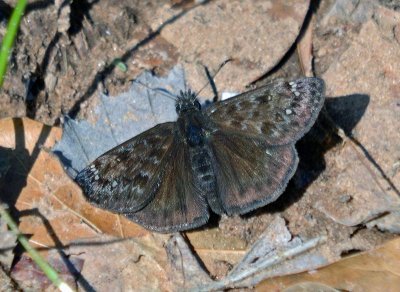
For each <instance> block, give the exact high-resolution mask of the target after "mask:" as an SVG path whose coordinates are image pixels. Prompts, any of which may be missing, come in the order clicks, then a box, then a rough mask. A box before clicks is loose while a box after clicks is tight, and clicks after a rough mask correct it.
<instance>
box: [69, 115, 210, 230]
mask: <svg viewBox="0 0 400 292" xmlns="http://www.w3.org/2000/svg"><path fill="white" fill-rule="evenodd" d="M175 127H176V123H165V124H160V125H157V126H155V127H154V128H152V129H150V130H148V131H146V132H144V133H142V134H140V135H138V136H136V137H134V138H132V139H130V140H128V141H126V142H124V143H123V144H121V145H118V146H117V147H115V148H114V149H112V150H110V151H108V152H106V153H105V154H103V155H102V156H100V157H99V158H97V159H96V160H95V161H94V162H93V163H91V164H90V165H89V166H88V167H87V168H85V169H84V170H82V171H81V172H80V173H79V174H78V175H77V177H76V179H75V180H76V182H77V183H78V184H79V185H80V186H81V187H82V189H83V192H84V194H85V196H86V197H87V199H88V200H89V202H91V203H93V204H95V205H97V206H100V207H102V208H104V209H108V210H111V211H115V212H118V213H122V214H123V215H125V216H126V217H128V218H129V219H132V220H134V221H136V222H138V223H140V224H141V225H143V226H145V227H146V228H148V229H151V230H155V231H159V232H172V231H178V230H185V229H189V228H195V227H198V226H201V225H203V224H205V223H206V222H207V220H208V217H209V213H208V207H207V204H206V199H205V198H204V195H202V190H199V189H198V188H196V187H195V185H196V184H195V182H194V179H195V178H194V176H193V173H192V171H191V167H190V165H189V164H188V162H189V159H188V157H187V155H188V154H187V151H188V149H187V147H184V145H183V144H184V143H183V140H182V139H181V138H179V137H177V135H176V129H175Z"/></svg>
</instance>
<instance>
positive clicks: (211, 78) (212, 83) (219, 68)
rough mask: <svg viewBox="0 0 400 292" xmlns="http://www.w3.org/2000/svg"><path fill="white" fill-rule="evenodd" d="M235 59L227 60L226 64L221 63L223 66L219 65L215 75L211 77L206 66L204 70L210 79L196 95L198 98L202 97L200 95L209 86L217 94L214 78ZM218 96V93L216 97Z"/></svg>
mask: <svg viewBox="0 0 400 292" xmlns="http://www.w3.org/2000/svg"><path fill="white" fill-rule="evenodd" d="M233 60H234V59H228V60H225V61H224V62H222V63H221V65H219V67H218V69H217V71H215V73H214V75H211V73H210V71H209V70H208V68H207V67H206V66H204V70H205V71H206V76H207V79H208V82H207V83H206V84H204V85H203V87H202V88H201V89H200V90H199V91H198V92H197V94H196V95H195V96H196V98H197V97H198V96H199V95H200V93H201V92H202V91H203V90H204V89H205V88H206V87H207V86H208V84H210V85H211V89H212V91H213V93H214V94H216V92H217V87H216V86H215V83H214V78H215V77H216V76H217V74H218V73H219V71H221V69H222V68H223V67H224V66H225V65H226V64H227V63H229V62H231V61H233ZM217 95H218V93H217V94H216V96H217Z"/></svg>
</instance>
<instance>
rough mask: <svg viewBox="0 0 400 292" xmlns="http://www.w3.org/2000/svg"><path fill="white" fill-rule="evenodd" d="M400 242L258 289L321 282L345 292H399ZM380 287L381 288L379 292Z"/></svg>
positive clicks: (279, 278) (399, 240)
mask: <svg viewBox="0 0 400 292" xmlns="http://www.w3.org/2000/svg"><path fill="white" fill-rule="evenodd" d="M399 251H400V239H399V238H398V239H395V240H392V241H389V242H387V243H385V244H384V245H383V246H381V247H379V248H377V249H375V250H372V251H368V252H365V253H362V254H359V255H356V256H350V257H348V258H345V259H343V260H341V261H339V262H337V263H334V264H332V265H330V266H327V267H324V268H321V269H318V270H316V271H312V272H305V273H301V274H296V275H290V276H285V277H278V278H274V279H270V280H266V281H264V282H262V283H261V284H260V285H258V287H257V290H258V291H277V290H282V289H284V288H286V287H289V286H291V285H295V284H297V283H302V282H319V283H322V284H325V285H328V286H330V287H334V288H335V289H339V290H341V291H343V290H344V291H365V292H368V291H377V289H379V291H388V292H390V291H393V292H394V291H398V287H400V265H399V262H400V252H399ZM378 287H379V288H378Z"/></svg>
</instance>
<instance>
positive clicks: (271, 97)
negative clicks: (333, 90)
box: [76, 78, 324, 232]
mask: <svg viewBox="0 0 400 292" xmlns="http://www.w3.org/2000/svg"><path fill="white" fill-rule="evenodd" d="M323 102H324V83H323V81H322V80H321V79H318V78H301V79H298V80H294V81H290V82H287V81H278V82H274V83H270V84H268V85H265V86H263V87H260V88H258V89H255V90H252V91H249V92H246V93H243V94H240V95H238V96H236V97H233V98H231V99H229V100H226V101H223V102H217V103H215V104H213V105H211V106H209V107H207V108H205V109H202V108H201V105H200V103H199V102H198V100H197V98H196V96H195V94H193V93H192V92H190V91H188V92H182V93H181V94H180V95H179V96H178V97H177V101H176V112H177V114H178V119H177V120H176V121H175V122H167V123H162V124H158V125H156V126H155V127H153V128H151V129H149V130H147V131H145V132H143V133H141V134H139V135H137V136H135V137H133V138H131V139H129V140H127V141H126V142H123V143H122V144H120V145H118V146H116V147H115V148H113V149H111V150H109V151H108V152H106V153H104V154H103V155H101V156H100V157H98V158H97V159H95V160H94V161H93V162H91V163H90V164H89V165H88V166H87V167H86V168H85V169H83V170H82V171H81V172H80V173H79V174H78V175H77V177H76V181H77V183H78V184H79V185H80V186H81V187H82V189H83V191H84V194H85V196H86V197H87V199H88V200H89V201H90V202H92V203H93V204H95V205H97V206H99V207H102V208H105V209H108V210H111V211H114V212H118V213H121V214H123V215H125V216H126V217H128V218H129V219H131V220H133V221H135V222H138V223H139V224H141V225H143V226H144V227H146V228H149V229H151V230H155V231H159V232H173V231H180V230H187V229H191V228H195V227H198V226H201V225H203V224H205V223H206V222H207V220H208V218H209V213H210V211H213V212H215V213H217V214H228V215H232V214H244V213H247V212H249V211H251V210H253V209H255V208H258V207H261V206H264V205H266V204H268V203H270V202H273V201H275V200H276V199H277V198H278V197H279V196H280V195H281V194H282V192H283V191H284V189H285V187H286V185H287V183H288V181H289V179H290V178H291V177H292V176H293V174H294V171H295V169H296V167H297V162H298V158H297V153H296V150H295V147H294V143H295V142H296V141H297V140H298V139H299V138H300V137H301V136H302V135H304V133H305V132H306V131H308V130H309V128H310V127H311V125H312V124H313V123H314V122H315V120H316V118H317V116H318V113H319V111H320V109H321V107H322V105H323Z"/></svg>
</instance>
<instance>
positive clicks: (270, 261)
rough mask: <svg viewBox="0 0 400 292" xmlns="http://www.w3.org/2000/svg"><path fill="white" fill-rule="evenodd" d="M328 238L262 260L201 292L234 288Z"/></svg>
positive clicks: (202, 289) (315, 239)
mask: <svg viewBox="0 0 400 292" xmlns="http://www.w3.org/2000/svg"><path fill="white" fill-rule="evenodd" d="M326 240H327V237H326V236H321V237H317V238H314V239H311V240H309V241H307V242H305V243H304V244H301V245H298V246H296V247H294V248H291V249H288V250H286V251H283V252H281V253H278V254H276V255H274V256H272V257H269V258H265V259H263V260H262V259H261V260H259V261H257V262H256V263H254V265H252V266H249V267H248V268H246V269H245V270H240V271H238V272H237V273H231V274H229V275H228V276H226V277H225V278H224V279H222V280H220V281H216V282H213V283H212V284H209V285H206V286H203V287H201V288H200V289H199V290H200V291H209V290H221V289H226V288H233V287H235V286H237V285H238V284H239V283H240V282H241V281H243V280H245V279H246V278H249V277H251V276H253V275H255V274H257V273H259V272H260V271H262V270H264V269H266V268H269V267H271V266H273V265H276V264H278V263H280V262H283V261H284V260H286V259H288V258H291V257H294V256H297V255H299V254H301V253H304V252H306V251H308V250H310V249H312V248H314V247H316V246H317V245H319V244H321V243H324V242H326Z"/></svg>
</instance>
